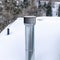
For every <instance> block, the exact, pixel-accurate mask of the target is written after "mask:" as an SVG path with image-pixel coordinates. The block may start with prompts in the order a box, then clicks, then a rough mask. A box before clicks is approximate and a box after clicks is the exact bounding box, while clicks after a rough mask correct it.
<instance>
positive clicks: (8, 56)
mask: <svg viewBox="0 0 60 60" xmlns="http://www.w3.org/2000/svg"><path fill="white" fill-rule="evenodd" d="M23 21H24V20H23V18H17V20H16V21H15V22H13V23H11V24H9V25H8V26H7V27H6V28H5V29H4V30H3V31H2V32H1V33H0V60H25V25H24V22H23ZM7 28H9V29H10V35H7ZM34 32H35V34H34V35H35V38H34V39H35V60H60V17H38V18H36V25H35V31H34Z"/></svg>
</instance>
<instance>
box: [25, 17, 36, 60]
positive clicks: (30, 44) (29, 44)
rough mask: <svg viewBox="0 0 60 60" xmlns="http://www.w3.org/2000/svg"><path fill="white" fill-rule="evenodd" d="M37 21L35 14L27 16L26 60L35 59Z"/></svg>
mask: <svg viewBox="0 0 60 60" xmlns="http://www.w3.org/2000/svg"><path fill="white" fill-rule="evenodd" d="M35 23H36V17H35V16H25V17H24V24H25V44H26V45H25V46H26V47H25V48H26V49H25V51H26V60H35V59H34V25H35Z"/></svg>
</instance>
